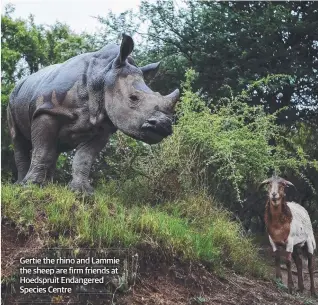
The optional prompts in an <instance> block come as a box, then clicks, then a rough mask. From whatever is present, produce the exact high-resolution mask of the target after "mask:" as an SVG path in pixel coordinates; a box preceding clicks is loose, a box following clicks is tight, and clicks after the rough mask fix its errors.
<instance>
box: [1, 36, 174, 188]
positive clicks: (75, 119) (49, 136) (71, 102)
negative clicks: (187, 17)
mask: <svg viewBox="0 0 318 305" xmlns="http://www.w3.org/2000/svg"><path fill="white" fill-rule="evenodd" d="M133 49H134V41H133V39H132V38H131V37H130V36H129V35H126V34H123V35H122V41H121V44H120V46H119V45H115V44H110V45H107V46H105V47H103V48H102V49H100V50H98V51H96V52H90V53H84V54H81V55H78V56H75V57H73V58H70V59H69V60H67V61H65V62H64V63H61V64H55V65H51V66H48V67H45V68H43V69H41V70H39V71H37V72H36V73H34V74H31V75H29V76H27V77H26V78H24V79H23V80H21V81H20V82H19V83H18V84H17V85H16V86H15V88H14V89H13V91H12V93H11V95H10V100H9V105H8V109H7V115H8V125H9V131H10V136H11V139H12V142H13V146H14V157H15V163H16V166H17V170H18V180H17V183H19V184H22V185H25V184H28V183H36V184H40V185H43V184H45V183H47V182H48V181H51V180H52V178H53V174H54V170H55V168H56V162H57V159H58V156H59V154H60V153H62V152H66V151H70V150H73V149H76V153H75V156H74V159H73V163H72V181H71V182H70V183H69V187H70V188H71V189H72V190H73V191H79V192H84V193H88V194H93V191H94V190H93V187H92V186H91V184H90V182H89V174H90V170H91V166H92V163H93V162H94V160H95V159H96V157H97V155H98V154H99V152H100V151H101V150H102V149H103V148H104V147H105V145H106V143H107V142H108V139H109V137H110V136H111V135H112V134H113V133H115V132H116V131H117V130H120V131H122V132H123V133H125V134H126V135H128V136H130V137H132V138H134V139H137V140H141V141H143V142H145V143H148V144H155V143H159V142H160V141H162V140H163V139H164V138H166V137H167V136H169V135H171V133H172V122H173V121H172V118H173V113H174V108H175V105H176V103H177V101H178V99H179V90H178V89H176V90H175V91H173V92H172V93H171V94H169V95H166V96H163V95H161V94H160V93H158V92H154V91H152V90H151V89H150V88H149V87H148V86H147V85H146V83H145V80H148V79H151V78H153V77H154V76H155V74H156V73H157V71H158V68H159V65H160V62H158V63H151V64H148V65H146V66H143V67H138V66H137V65H136V63H135V61H134V60H133V58H132V57H131V56H130V55H131V52H132V51H133Z"/></svg>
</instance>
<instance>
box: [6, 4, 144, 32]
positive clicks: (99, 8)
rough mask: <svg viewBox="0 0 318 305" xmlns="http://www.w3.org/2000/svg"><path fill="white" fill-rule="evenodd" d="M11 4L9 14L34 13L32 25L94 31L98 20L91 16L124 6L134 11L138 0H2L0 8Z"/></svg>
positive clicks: (14, 15) (26, 15)
mask: <svg viewBox="0 0 318 305" xmlns="http://www.w3.org/2000/svg"><path fill="white" fill-rule="evenodd" d="M8 3H12V4H14V5H15V12H14V14H13V17H17V18H19V17H20V18H23V19H25V18H28V16H29V15H30V14H32V15H34V21H35V23H36V24H48V25H51V24H54V23H55V22H56V21H60V22H62V23H66V24H68V25H69V26H70V27H71V29H72V30H73V31H75V32H76V33H81V32H83V31H86V32H88V33H94V32H95V31H96V30H98V28H99V22H98V21H97V20H96V19H95V18H93V16H98V15H100V16H106V15H107V14H108V12H109V11H110V10H111V11H113V12H114V13H116V14H118V13H121V12H123V11H125V10H128V9H133V10H134V11H137V10H138V7H139V5H140V3H141V0H2V1H1V8H2V10H3V9H4V7H5V5H6V4H8Z"/></svg>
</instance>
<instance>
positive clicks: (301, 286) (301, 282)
mask: <svg viewBox="0 0 318 305" xmlns="http://www.w3.org/2000/svg"><path fill="white" fill-rule="evenodd" d="M292 256H293V260H294V262H295V264H296V267H297V276H298V290H299V291H300V292H303V291H304V279H303V261H302V259H301V257H300V253H299V251H298V249H295V250H294V252H293V253H292Z"/></svg>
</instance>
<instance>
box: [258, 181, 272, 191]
mask: <svg viewBox="0 0 318 305" xmlns="http://www.w3.org/2000/svg"><path fill="white" fill-rule="evenodd" d="M271 181H272V178H269V179H266V180H264V181H263V182H261V184H260V185H259V186H258V189H260V188H261V187H262V186H263V185H264V184H268V183H270V182H271Z"/></svg>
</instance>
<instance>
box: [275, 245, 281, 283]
mask: <svg viewBox="0 0 318 305" xmlns="http://www.w3.org/2000/svg"><path fill="white" fill-rule="evenodd" d="M275 268H276V279H278V280H282V270H281V269H280V250H279V249H277V250H276V251H275Z"/></svg>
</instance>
